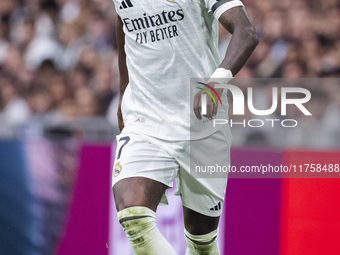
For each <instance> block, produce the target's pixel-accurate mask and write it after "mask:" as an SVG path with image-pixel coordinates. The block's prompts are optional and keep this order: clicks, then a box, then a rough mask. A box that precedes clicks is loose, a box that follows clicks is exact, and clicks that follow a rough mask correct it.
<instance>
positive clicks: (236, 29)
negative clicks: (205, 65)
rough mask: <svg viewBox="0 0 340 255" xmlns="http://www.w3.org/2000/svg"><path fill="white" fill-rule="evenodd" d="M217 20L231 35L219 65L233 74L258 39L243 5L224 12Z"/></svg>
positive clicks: (252, 49)
mask: <svg viewBox="0 0 340 255" xmlns="http://www.w3.org/2000/svg"><path fill="white" fill-rule="evenodd" d="M219 21H220V22H221V24H222V25H223V27H224V28H225V29H226V30H227V31H228V32H229V33H231V34H232V35H233V36H232V37H231V40H230V44H229V46H228V49H227V52H226V54H225V57H224V60H223V61H222V63H221V65H220V67H222V68H225V69H229V70H230V71H231V72H232V73H233V75H234V76H235V75H236V74H237V73H238V72H239V71H240V70H241V68H242V67H243V66H244V64H245V63H246V62H247V60H248V58H249V57H250V55H251V54H252V53H253V51H254V49H255V48H256V46H257V45H258V43H259V40H258V38H257V36H256V32H255V29H254V27H253V25H252V24H251V22H250V20H249V17H248V14H247V12H246V10H245V8H244V7H235V8H232V9H230V10H229V11H226V12H224V13H223V14H222V15H221V17H220V19H219Z"/></svg>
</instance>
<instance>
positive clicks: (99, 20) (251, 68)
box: [0, 0, 340, 145]
mask: <svg viewBox="0 0 340 255" xmlns="http://www.w3.org/2000/svg"><path fill="white" fill-rule="evenodd" d="M243 2H244V4H245V6H246V7H247V11H248V13H249V16H250V17H251V19H252V21H253V23H254V25H255V28H256V30H257V33H258V36H259V38H260V44H259V46H258V47H257V49H256V50H255V52H254V54H253V55H252V57H251V59H250V60H249V61H248V63H247V65H246V66H245V68H243V69H242V70H241V72H240V73H239V74H238V76H237V77H243V78H255V77H256V78H302V77H310V78H320V77H322V78H333V77H339V76H340V40H339V39H340V2H339V1H338V0H284V1H275V0H244V1H243ZM115 23H116V13H115V9H114V4H113V3H112V1H110V0H1V1H0V137H11V136H13V135H18V134H22V133H25V132H26V133H29V134H30V135H32V134H37V135H39V134H41V132H43V128H44V127H46V126H53V127H55V126H63V127H65V126H67V127H70V130H71V131H70V130H64V129H54V131H56V133H59V134H64V133H67V132H68V131H69V132H71V133H72V130H75V129H81V130H84V129H86V132H84V133H86V134H92V135H90V137H95V138H97V139H98V138H99V139H100V138H112V137H114V135H115V134H117V132H119V131H118V127H117V118H116V110H117V102H118V97H119V95H118V87H119V75H118V65H117V48H116V38H115ZM229 40H230V35H229V34H228V33H227V32H225V31H224V30H223V29H221V32H220V51H221V55H222V56H223V55H224V53H223V52H225V49H226V48H227V46H228V43H229ZM315 90H316V92H315V93H317V94H322V95H323V96H322V98H324V101H325V102H326V107H325V112H326V111H327V109H326V108H332V112H334V113H335V114H336V113H339V110H338V111H336V110H334V109H339V107H340V106H339V103H338V102H339V100H340V87H339V85H338V86H332V89H327V87H325V86H320V87H319V88H315ZM269 98H270V97H269ZM313 117H314V116H313ZM333 117H334V116H333ZM335 117H338V116H335ZM93 120H95V121H93ZM242 132H248V131H246V129H244V130H243V131H242ZM80 135H81V134H80ZM246 135H251V134H250V133H247V134H246ZM237 141H239V142H237ZM244 143H246V140H244V139H243V140H242V139H236V145H242V144H244Z"/></svg>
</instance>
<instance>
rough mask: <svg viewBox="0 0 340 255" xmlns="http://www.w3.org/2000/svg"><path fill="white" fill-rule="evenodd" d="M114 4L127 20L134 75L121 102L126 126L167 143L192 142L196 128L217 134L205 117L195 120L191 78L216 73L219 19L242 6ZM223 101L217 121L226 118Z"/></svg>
mask: <svg viewBox="0 0 340 255" xmlns="http://www.w3.org/2000/svg"><path fill="white" fill-rule="evenodd" d="M113 1H114V4H115V7H116V10H117V13H118V15H119V16H120V18H121V20H122V22H123V27H124V28H123V29H124V33H125V52H126V55H127V59H126V62H127V68H128V72H129V84H128V86H127V88H126V90H125V93H124V96H123V101H122V114H123V118H124V124H125V128H126V129H127V130H130V131H134V132H137V133H141V134H145V135H149V136H154V137H158V138H161V139H165V140H189V139H190V125H191V126H192V125H193V124H194V125H196V126H198V127H199V128H200V129H201V130H202V132H199V134H200V135H199V136H202V138H203V137H206V136H208V135H211V134H212V133H214V132H216V131H217V129H216V128H213V125H212V123H209V122H210V121H208V120H207V119H206V118H203V119H204V120H202V121H199V120H197V119H195V120H194V119H191V120H190V118H194V115H193V114H191V115H192V116H191V117H190V112H193V110H192V105H191V103H190V101H191V100H190V94H191V95H192V94H193V93H190V89H191V88H190V79H191V78H209V77H210V76H211V75H212V73H213V72H214V71H215V70H216V68H217V67H218V65H219V63H220V57H219V51H218V18H219V17H220V16H221V14H222V13H223V12H225V11H227V10H228V9H230V8H233V7H236V6H243V4H242V2H240V1H238V0H143V1H141V0H138V1H137V0H113ZM197 92H198V90H197ZM223 100H224V103H223V105H224V107H221V106H220V109H219V110H218V114H217V116H216V118H218V116H219V115H221V116H222V115H223V117H224V118H225V116H226V112H227V103H226V96H225V95H224V99H223ZM196 138H200V137H196ZM191 139H192V137H191Z"/></svg>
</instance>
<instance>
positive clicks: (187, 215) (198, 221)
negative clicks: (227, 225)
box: [183, 206, 220, 235]
mask: <svg viewBox="0 0 340 255" xmlns="http://www.w3.org/2000/svg"><path fill="white" fill-rule="evenodd" d="M183 215H184V226H185V229H186V230H187V231H188V232H189V233H190V234H193V235H204V234H208V233H210V232H212V231H214V230H216V229H217V227H218V222H219V219H220V217H210V216H206V215H203V214H200V213H198V212H196V211H194V210H191V209H189V208H186V207H185V206H183Z"/></svg>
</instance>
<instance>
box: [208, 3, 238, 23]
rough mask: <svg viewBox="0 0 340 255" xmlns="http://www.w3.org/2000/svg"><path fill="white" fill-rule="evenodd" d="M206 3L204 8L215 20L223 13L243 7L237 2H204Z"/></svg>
mask: <svg viewBox="0 0 340 255" xmlns="http://www.w3.org/2000/svg"><path fill="white" fill-rule="evenodd" d="M204 1H205V2H206V6H207V7H208V9H209V10H210V11H212V12H213V13H214V16H215V18H216V19H219V18H220V16H221V15H222V13H224V12H225V11H227V10H229V9H231V8H234V7H238V6H244V5H243V3H242V2H241V1H239V0H204Z"/></svg>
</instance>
